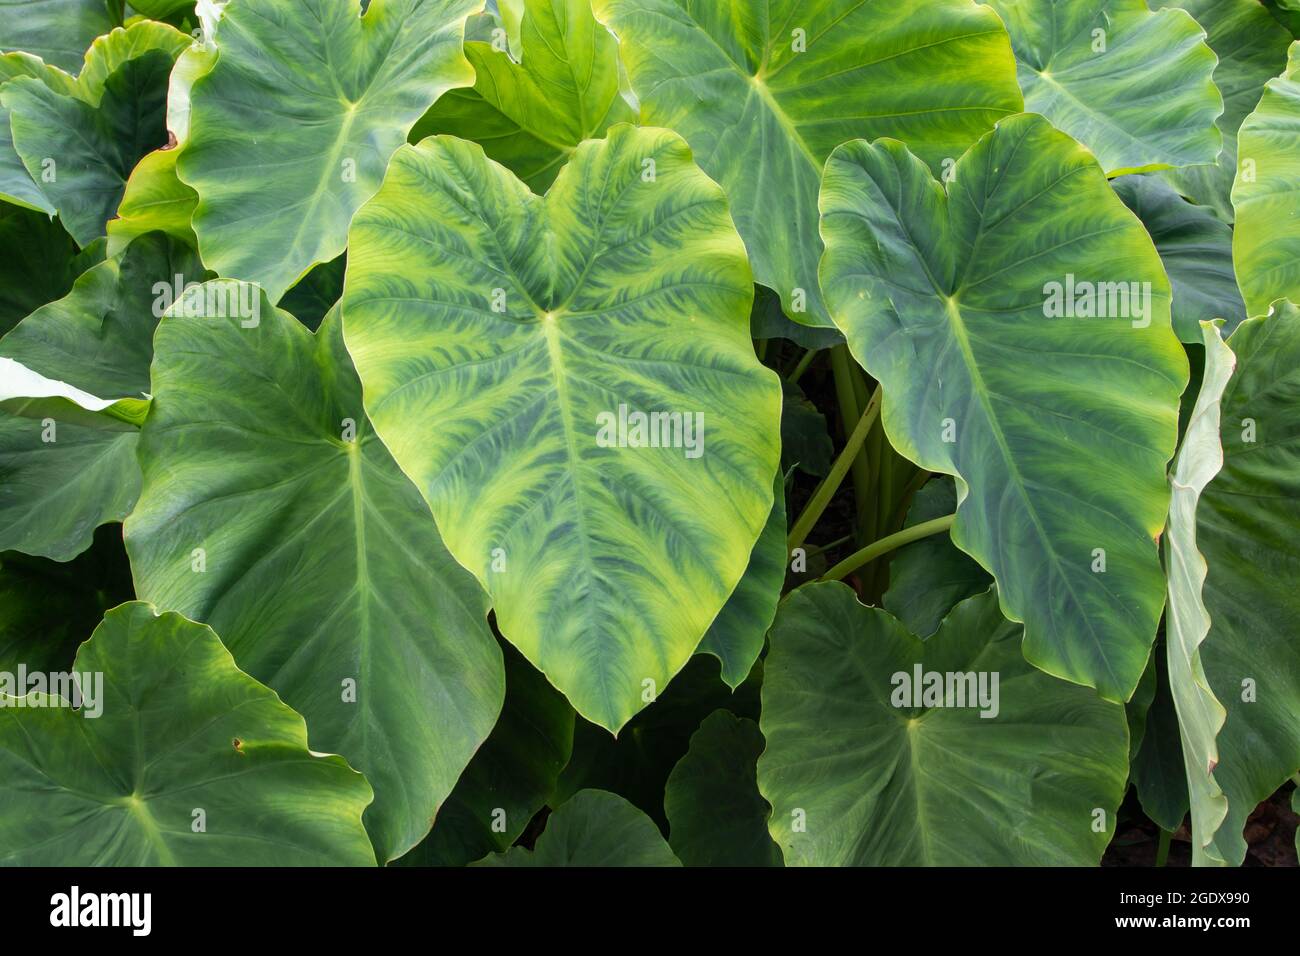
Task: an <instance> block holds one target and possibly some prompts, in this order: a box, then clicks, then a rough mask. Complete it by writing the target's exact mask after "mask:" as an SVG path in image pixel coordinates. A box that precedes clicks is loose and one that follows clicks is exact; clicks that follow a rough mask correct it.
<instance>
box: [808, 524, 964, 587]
mask: <svg viewBox="0 0 1300 956" xmlns="http://www.w3.org/2000/svg"><path fill="white" fill-rule="evenodd" d="M956 517H957V516H956V515H955V514H951V515H944V516H943V517H942V518H932V519H931V520H929V521H922V522H921V523H920V524H914V525H912V527H910V528H904V529H903V530H902V531H898V532H895V533H894V534H891V535H889V536H888V537H884V538H881V539H880V540H879V541H873V542H872V543H871V544H869V545H867V546H866V547H865V548H863V549H862V550H860V551H855V552H854V553H853V554H851V555H849V556H848V557H847V558H845V559H844V560H843V561H841V562H840V563H839V564H837V565H835V567H833V568H831V569H830V570H829V571H827V572H826V573H825V574H823V575H822V576H821V578H820V579H819V580H822V581H838V580H840V579H841V578H843V577H844V576H845V575H847V574H851V573H852V572H854V571H856V570H857V569H858V568H860V567H862V566H863V565H864V564H866V563H868V562H869V561H874V560H876V558H878V557H880V556H881V555H884V554H888V553H889V552H890V551H893V550H894V549H895V548H901V547H902V546H903V545H905V544H911V543H912V542H913V541H919V540H920V539H921V538H928V537H929V536H930V535H932V534H938V533H939V532H940V531H947V530H948V529H949V528H951V527H952V522H953V519H954V518H956Z"/></svg>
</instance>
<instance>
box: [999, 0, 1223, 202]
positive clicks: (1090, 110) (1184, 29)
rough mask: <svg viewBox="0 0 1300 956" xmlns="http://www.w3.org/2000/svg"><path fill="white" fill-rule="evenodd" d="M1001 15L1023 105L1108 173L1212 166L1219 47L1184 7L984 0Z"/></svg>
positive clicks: (1111, 0) (1091, 0)
mask: <svg viewBox="0 0 1300 956" xmlns="http://www.w3.org/2000/svg"><path fill="white" fill-rule="evenodd" d="M982 2H985V3H988V4H989V5H990V6H992V7H993V8H994V9H995V10H997V11H998V13H1000V14H1001V15H1002V19H1003V20H1004V21H1005V22H1006V25H1007V29H1008V30H1009V31H1010V32H1011V42H1012V44H1013V45H1014V47H1015V51H1016V62H1017V64H1018V66H1019V74H1020V88H1021V89H1022V90H1024V92H1025V109H1027V110H1030V111H1032V112H1035V113H1042V114H1043V115H1044V116H1046V117H1047V118H1048V119H1049V120H1051V121H1052V123H1053V124H1055V125H1056V126H1057V127H1059V128H1060V129H1063V130H1064V131H1065V132H1067V133H1069V134H1070V135H1071V136H1073V137H1074V138H1075V139H1077V140H1078V141H1079V142H1080V143H1082V144H1083V145H1084V146H1086V147H1088V148H1089V149H1090V150H1092V152H1093V153H1094V154H1095V155H1096V157H1097V159H1098V161H1099V162H1100V163H1101V165H1102V168H1104V169H1105V170H1106V171H1107V172H1108V173H1109V174H1110V175H1112V176H1115V175H1119V174H1120V173H1126V172H1128V173H1131V172H1139V171H1141V170H1144V169H1163V168H1166V167H1171V166H1190V165H1193V164H1197V163H1213V162H1214V161H1215V158H1216V157H1217V156H1218V155H1219V150H1220V148H1221V147H1222V137H1221V135H1220V133H1219V130H1218V128H1217V127H1216V126H1215V125H1214V121H1215V120H1216V119H1217V118H1218V117H1219V115H1220V114H1221V113H1222V112H1223V97H1222V96H1221V95H1220V94H1219V91H1218V89H1217V88H1216V87H1215V85H1214V80H1213V78H1212V76H1213V73H1214V67H1215V63H1216V62H1217V60H1216V58H1215V56H1214V53H1213V52H1212V51H1211V50H1210V48H1209V47H1208V46H1206V44H1205V31H1204V30H1202V29H1201V28H1200V26H1199V25H1198V24H1197V23H1196V21H1195V20H1193V19H1192V17H1191V16H1190V15H1189V14H1188V13H1187V12H1186V11H1185V10H1176V9H1175V10H1156V11H1152V10H1148V9H1147V5H1146V2H1145V0H982Z"/></svg>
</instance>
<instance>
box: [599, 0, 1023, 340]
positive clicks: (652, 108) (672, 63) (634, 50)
mask: <svg viewBox="0 0 1300 956" xmlns="http://www.w3.org/2000/svg"><path fill="white" fill-rule="evenodd" d="M594 7H595V9H596V14H597V16H598V17H600V18H601V19H602V20H604V21H605V22H606V23H607V24H609V26H610V27H611V28H612V29H613V30H614V32H615V33H617V34H618V36H619V39H620V40H621V47H620V54H621V56H622V58H623V61H624V62H625V63H626V65H627V70H628V73H629V75H630V76H631V79H632V85H633V88H634V89H635V91H636V93H637V95H638V96H639V98H640V102H641V120H642V122H645V123H648V124H654V125H657V126H666V127H669V128H671V129H674V130H677V131H678V132H679V133H681V134H682V135H683V136H685V137H686V139H687V141H688V142H689V143H690V144H691V148H692V149H693V150H694V152H695V158H696V161H697V162H698V163H699V164H700V166H701V167H703V169H704V171H705V172H706V173H708V174H709V175H710V176H712V177H713V178H714V179H715V180H717V181H718V182H719V183H721V184H722V186H723V188H724V189H726V191H727V197H728V198H729V199H730V201H731V213H732V215H733V216H734V217H735V219H736V226H737V228H738V229H739V230H740V234H741V236H743V237H744V240H745V245H746V247H747V248H748V249H749V257H750V262H751V264H752V265H753V269H754V276H755V278H756V279H757V281H759V282H761V283H762V284H763V285H765V286H767V287H768V288H770V289H773V290H774V291H776V292H778V293H779V294H780V296H781V301H782V303H783V304H784V306H785V312H786V314H787V315H789V316H790V317H791V318H793V319H795V320H796V321H799V322H804V323H806V324H808V325H817V326H829V325H830V324H831V321H830V317H829V315H828V314H827V311H826V308H825V306H824V304H823V303H822V298H821V294H820V293H819V291H818V286H817V260H818V257H819V256H820V255H821V248H822V246H821V240H820V239H819V237H818V234H817V207H816V203H817V186H818V183H819V181H820V178H821V171H822V164H823V162H824V161H825V160H826V157H827V156H828V155H829V154H830V152H831V150H833V149H834V148H835V147H836V146H838V145H839V144H840V143H843V142H844V141H845V140H850V139H854V138H856V137H866V138H869V139H874V138H876V137H879V136H892V137H895V138H897V139H901V140H904V141H905V142H907V143H908V144H909V145H911V147H912V149H913V150H915V152H916V153H917V155H919V156H921V157H923V158H924V159H925V160H926V161H927V162H929V163H931V164H932V165H933V166H934V168H935V169H936V170H938V169H940V168H941V165H942V164H943V161H944V160H945V159H951V158H955V157H957V156H960V155H961V154H962V152H963V151H964V150H965V149H966V148H967V147H968V146H970V144H971V143H972V142H974V141H975V140H976V139H977V138H978V137H979V136H980V135H981V134H982V133H984V132H985V131H987V130H988V129H989V127H991V126H992V125H993V123H994V122H995V121H996V120H997V119H998V118H999V117H1001V116H1005V115H1006V114H1008V113H1015V112H1018V111H1019V110H1020V109H1021V108H1022V103H1021V98H1020V92H1019V90H1018V89H1017V88H1016V79H1015V62H1014V60H1013V58H1012V55H1011V49H1010V44H1009V42H1008V40H1007V35H1006V32H1005V31H1004V30H1003V29H1002V26H1001V24H1000V23H999V22H998V19H997V17H996V16H995V15H994V14H993V13H992V11H990V10H988V9H984V8H981V7H979V6H977V5H976V4H975V3H974V2H973V0H927V2H926V3H923V4H918V3H915V2H912V0H773V2H769V3H762V4H747V3H718V2H716V0H596V2H595V3H594Z"/></svg>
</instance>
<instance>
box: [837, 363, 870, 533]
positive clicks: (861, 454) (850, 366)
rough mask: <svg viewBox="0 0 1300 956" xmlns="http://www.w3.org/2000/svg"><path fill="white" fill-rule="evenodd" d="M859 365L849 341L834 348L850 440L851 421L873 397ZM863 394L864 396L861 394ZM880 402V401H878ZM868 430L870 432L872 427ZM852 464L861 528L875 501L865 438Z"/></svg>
mask: <svg viewBox="0 0 1300 956" xmlns="http://www.w3.org/2000/svg"><path fill="white" fill-rule="evenodd" d="M856 369H857V365H856V363H855V362H854V361H853V357H852V356H851V355H849V347H848V346H847V345H837V346H835V347H834V348H832V349H831V372H832V373H833V374H834V376H835V399H836V401H837V402H838V403H839V406H840V422H841V425H842V427H843V429H844V440H845V441H846V442H847V441H848V440H849V439H850V438H851V437H852V435H851V434H850V431H849V422H852V421H857V420H858V416H859V415H862V414H866V411H867V409H869V408H870V406H871V401H870V400H868V399H867V397H866V383H865V382H863V381H862V380H861V379H860V378H855V377H854V374H853V373H854V371H855V370H856ZM877 391H879V389H877ZM860 394H861V398H859V395H860ZM873 397H874V396H873ZM877 404H879V403H878V402H877ZM873 416H874V413H873ZM873 421H874V417H873ZM868 434H870V432H869V431H868ZM862 437H863V440H864V441H865V440H866V437H867V436H866V435H863V436H862ZM849 464H850V465H851V466H852V470H853V504H854V508H855V514H856V515H857V521H858V525H857V527H858V528H859V529H860V528H861V527H862V525H861V522H862V518H863V515H865V514H866V513H867V510H868V507H869V505H871V504H872V503H874V501H875V499H874V498H872V497H871V481H872V474H873V471H872V466H871V463H870V461H869V459H868V456H867V454H866V452H865V450H863V448H862V442H859V443H858V452H857V455H856V457H853V458H852V459H851V460H850V462H849Z"/></svg>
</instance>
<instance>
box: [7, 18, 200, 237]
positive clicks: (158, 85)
mask: <svg viewBox="0 0 1300 956" xmlns="http://www.w3.org/2000/svg"><path fill="white" fill-rule="evenodd" d="M189 43H190V38H189V37H188V36H186V35H185V34H184V33H181V32H180V31H178V30H175V29H173V28H172V27H169V26H167V25H166V24H164V23H155V22H153V21H151V20H143V21H139V22H137V23H134V24H132V25H131V26H130V27H129V28H127V29H125V30H124V29H121V28H119V29H116V30H114V31H113V32H112V33H110V34H108V35H107V36H104V37H100V38H99V39H98V40H96V41H95V42H94V44H93V45H92V46H91V48H90V49H89V50H88V51H87V52H86V62H85V66H84V67H83V68H82V71H81V74H80V75H79V76H78V77H77V80H76V83H75V85H74V86H73V87H72V88H71V89H60V88H58V87H57V85H51V82H50V79H49V78H48V77H37V76H20V77H17V78H15V79H12V80H10V81H9V82H7V83H5V84H4V86H3V87H2V88H0V104H3V105H4V107H5V109H6V110H8V111H9V113H10V116H9V125H10V127H11V129H12V133H13V145H14V149H15V150H16V151H17V153H18V156H19V157H21V159H22V161H23V165H24V166H25V167H26V168H27V172H28V174H29V175H30V176H31V178H32V180H33V182H35V183H37V184H39V189H40V191H41V193H42V194H43V195H44V197H45V199H46V200H47V201H48V203H49V205H50V206H51V207H52V208H54V209H56V210H57V211H58V213H59V218H60V219H61V220H62V221H63V224H64V226H65V227H66V228H67V230H68V232H70V233H71V234H72V236H73V238H75V239H76V240H77V242H78V243H80V244H81V245H83V246H85V245H87V244H88V243H90V242H92V241H93V240H95V239H96V238H98V237H100V236H102V235H104V233H105V224H106V223H107V222H108V220H109V219H110V218H112V216H113V213H114V211H115V210H116V209H117V204H118V201H119V200H120V199H121V198H122V192H123V190H124V189H125V188H126V180H127V177H128V176H129V175H130V173H131V170H132V169H133V168H134V167H135V164H136V162H137V161H138V160H139V159H140V158H141V157H142V156H144V155H145V154H146V153H148V152H150V151H152V150H155V149H157V148H159V147H161V146H165V145H166V144H167V127H166V103H167V82H168V74H170V73H171V69H172V64H173V63H174V62H175V61H176V57H177V55H178V54H179V53H180V52H181V51H182V50H183V49H185V48H186V47H187V46H189Z"/></svg>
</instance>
